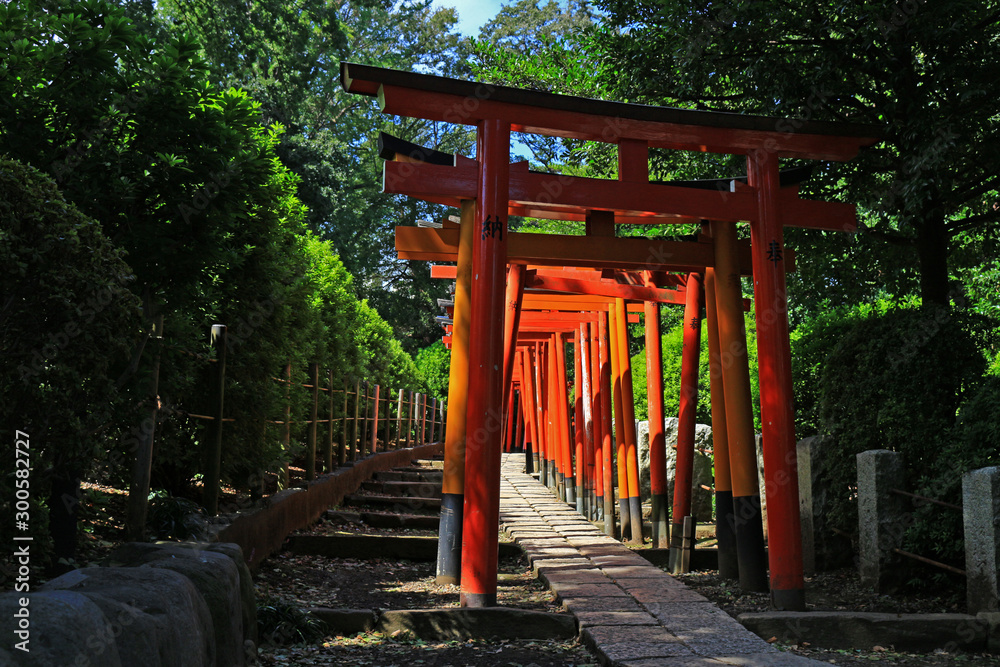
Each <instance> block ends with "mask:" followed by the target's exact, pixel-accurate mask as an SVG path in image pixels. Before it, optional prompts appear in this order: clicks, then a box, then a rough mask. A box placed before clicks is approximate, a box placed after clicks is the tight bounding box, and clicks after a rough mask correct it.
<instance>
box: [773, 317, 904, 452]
mask: <svg viewBox="0 0 1000 667" xmlns="http://www.w3.org/2000/svg"><path fill="white" fill-rule="evenodd" d="M893 307H907V308H913V307H916V302H915V301H913V300H910V301H907V302H904V303H903V304H895V306H894V304H893V302H892V301H889V300H887V299H883V300H880V301H878V302H876V303H874V304H860V305H858V306H855V307H852V308H848V307H840V308H825V307H821V308H820V309H819V310H818V311H817V312H816V313H815V314H812V315H810V316H807V317H806V318H805V319H804V320H803V321H802V322H801V323H800V324H799V325H798V326H797V327H796V328H795V330H794V331H793V332H792V333H791V336H790V338H791V346H792V387H793V390H792V393H793V400H794V410H795V435H796V437H797V438H799V439H801V438H806V437H809V436H811V435H817V434H818V433H819V432H820V417H819V403H820V378H821V377H822V374H823V369H824V368H825V366H826V361H827V358H828V357H829V356H830V354H831V353H832V352H833V351H834V350H835V349H837V346H838V345H839V344H840V342H841V341H842V340H843V339H844V336H846V335H847V334H848V332H849V331H851V329H852V328H853V327H854V326H855V325H856V324H857V323H858V322H860V321H861V320H864V319H866V318H870V317H876V316H879V315H884V314H885V313H886V312H888V311H889V310H890V309H892V308H893Z"/></svg>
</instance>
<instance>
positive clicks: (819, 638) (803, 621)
mask: <svg viewBox="0 0 1000 667" xmlns="http://www.w3.org/2000/svg"><path fill="white" fill-rule="evenodd" d="M738 620H739V622H740V623H742V624H743V625H744V626H746V627H747V628H748V629H749V630H752V631H753V632H755V633H756V634H758V635H760V636H761V637H777V638H778V639H779V640H780V641H787V642H795V643H798V642H801V641H807V642H809V643H810V644H812V645H813V646H815V647H817V648H829V649H852V648H860V649H870V648H871V647H872V646H875V645H880V646H890V645H891V646H894V647H895V648H896V650H897V651H933V650H935V649H939V648H946V647H950V648H949V650H950V649H953V648H962V649H964V650H983V649H984V648H985V647H986V642H987V632H988V629H989V623H988V622H987V620H985V619H982V618H977V617H975V616H970V615H968V614H882V613H874V612H850V611H809V612H793V611H773V612H760V613H746V614H740V616H739V619H738Z"/></svg>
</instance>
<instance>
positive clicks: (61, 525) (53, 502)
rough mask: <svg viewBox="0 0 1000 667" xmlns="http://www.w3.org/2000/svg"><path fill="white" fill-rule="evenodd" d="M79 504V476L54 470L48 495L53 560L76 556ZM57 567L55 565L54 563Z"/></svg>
mask: <svg viewBox="0 0 1000 667" xmlns="http://www.w3.org/2000/svg"><path fill="white" fill-rule="evenodd" d="M79 505H80V477H79V476H78V475H73V474H71V473H69V472H67V471H65V470H58V469H57V470H55V471H54V474H53V476H52V493H51V495H50V496H49V533H50V534H51V535H52V547H53V560H54V561H58V560H59V559H60V558H65V559H67V560H70V559H73V558H75V557H76V523H77V508H78V507H79ZM54 567H55V568H58V566H57V565H54Z"/></svg>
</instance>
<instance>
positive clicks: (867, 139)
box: [341, 63, 880, 610]
mask: <svg viewBox="0 0 1000 667" xmlns="http://www.w3.org/2000/svg"><path fill="white" fill-rule="evenodd" d="M341 82H342V85H343V87H344V89H345V90H347V91H348V92H351V93H358V94H361V95H367V96H372V97H377V99H378V103H379V106H380V108H381V111H382V112H383V113H385V114H389V115H395V116H401V117H409V118H420V119H425V120H432V121H443V122H449V123H460V124H466V125H474V126H475V127H476V128H477V145H476V156H475V158H474V159H473V158H468V157H465V156H462V155H446V154H442V153H439V152H436V151H430V150H426V149H422V148H420V147H418V146H413V145H409V144H400V143H399V142H393V141H392V140H391V138H390V137H383V139H384V141H383V142H382V143H383V146H382V150H383V153H384V154H387V155H389V156H390V159H388V160H387V161H386V162H385V165H384V183H383V186H384V190H385V192H389V193H394V194H404V195H408V196H412V197H415V198H418V199H422V200H425V201H429V202H434V203H438V204H444V205H448V206H452V207H455V208H458V209H459V211H460V215H459V221H460V222H459V224H458V225H451V224H449V225H447V226H442V227H441V228H432V227H427V228H419V227H417V228H414V227H406V228H404V227H400V228H397V229H396V247H397V251H398V253H399V256H400V257H401V258H406V259H415V260H426V261H432V262H454V263H456V265H457V266H456V267H455V268H454V269H452V270H451V271H450V272H449V270H448V268H447V267H439V268H438V269H437V270H436V275H439V276H440V277H449V276H450V275H451V273H453V274H454V275H455V276H456V284H455V296H454V306H453V311H452V320H453V323H452V324H451V335H450V344H451V350H452V362H451V369H450V380H449V382H450V384H449V399H448V421H447V428H446V433H445V471H444V486H443V489H442V492H443V496H442V510H441V527H440V531H441V539H440V541H439V549H440V551H439V558H438V574H439V578H440V579H441V580H442V581H455V580H458V581H459V583H460V584H461V603H462V604H463V605H465V606H470V607H482V606H493V605H495V604H496V590H497V549H498V545H497V543H498V532H499V531H498V526H499V507H500V460H501V452H502V450H503V448H504V440H505V426H506V425H507V423H508V422H509V421H511V419H512V418H513V412H512V411H511V410H510V409H509V406H510V405H512V404H515V401H514V400H513V399H512V398H511V397H512V396H513V393H512V387H514V385H515V384H516V385H518V386H519V387H520V391H519V396H520V399H521V400H520V402H519V403H520V406H521V407H520V409H519V410H518V411H517V412H518V415H519V416H518V419H519V420H523V422H524V425H525V426H526V429H525V430H526V431H527V433H528V435H527V438H528V439H529V440H530V442H531V443H532V447H533V448H534V450H535V451H537V452H538V455H539V456H538V466H539V472H540V474H541V476H542V479H543V480H544V481H545V482H546V483H548V484H549V485H554V486H555V488H556V489H557V490H558V489H560V488H561V489H562V493H563V494H564V495H563V497H564V498H565V499H567V500H569V499H570V498H572V502H574V503H580V504H578V507H580V508H581V509H582V510H583V511H585V512H590V513H591V515H593V513H594V512H595V511H598V512H599V515H600V516H603V518H604V520H605V521H604V523H605V526H606V529H608V530H614V506H613V498H614V486H615V480H614V479H613V478H612V474H611V473H612V469H613V459H614V460H617V469H618V476H617V488H618V494H619V496H620V498H621V500H620V502H619V513H620V523H621V529H622V533H621V536H622V538H632V539H636V538H640V536H641V514H640V505H639V492H638V473H637V465H636V463H637V462H636V442H635V431H634V423H635V422H634V415H633V404H632V397H631V391H632V384H631V375H630V371H629V367H628V363H629V357H628V343H627V334H626V326H625V325H626V322H627V321H628V320H629V318H632V317H635V316H637V315H638V314H639V313H640V312H641V313H643V314H644V315H645V325H646V354H647V364H648V373H647V376H648V377H649V382H650V386H649V388H648V395H649V398H650V403H649V418H650V419H649V423H650V457H651V486H652V493H653V503H654V513H653V523H654V530H655V536H656V537H655V539H656V540H657V543H658V544H662V543H663V541H664V540H667V519H666V506H667V502H668V499H667V498H666V497H665V493H666V483H665V477H666V473H665V450H664V441H663V433H662V424H663V414H662V413H663V406H662V402H661V400H662V398H661V397H662V393H663V392H662V386H661V385H662V377H661V374H660V373H659V372H657V370H658V369H659V366H660V362H659V360H660V354H661V351H660V340H659V331H658V322H659V318H658V308H659V307H660V304H677V305H678V307H680V306H681V305H683V307H684V309H685V317H684V321H685V323H686V324H688V325H689V326H686V327H685V334H684V352H683V353H682V385H683V386H684V387H685V388H692V391H691V392H685V395H683V396H682V398H683V399H684V401H683V402H682V405H681V409H680V418H681V420H682V424H681V427H680V428H681V435H680V436H679V440H678V445H677V464H676V465H677V468H676V471H675V476H676V483H675V485H674V488H675V495H674V498H673V507H672V517H673V526H672V528H673V532H674V533H675V535H676V534H677V533H678V532H679V531H678V525H679V524H680V522H681V521H682V520H683V518H684V517H685V516H687V515H688V514H690V487H691V460H692V458H693V452H692V447H693V436H692V434H691V432H690V431H691V429H692V428H693V424H694V405H695V401H694V397H693V390H694V388H696V387H697V372H698V364H697V362H696V359H695V355H697V354H698V348H699V345H698V340H697V338H698V336H699V331H700V322H699V321H698V320H700V315H699V312H700V311H699V307H700V304H702V303H704V304H705V307H706V308H705V310H706V315H707V319H708V322H707V327H706V329H707V331H708V336H709V344H710V345H709V350H710V352H709V353H710V355H711V359H710V361H711V362H712V364H711V365H712V367H713V368H714V369H719V372H713V373H712V377H711V394H712V424H713V435H714V439H713V442H714V446H713V449H714V462H715V475H716V478H715V493H716V513H717V515H719V523H718V526H717V528H718V529H719V531H720V532H719V535H718V541H719V561H720V571H722V573H723V574H725V575H727V576H734V575H736V576H738V577H739V579H740V582H741V585H742V586H744V587H745V588H749V589H754V590H766V589H767V586H768V584H769V585H770V591H771V601H772V605H773V606H774V607H775V608H778V609H790V610H801V609H804V608H805V591H804V587H803V571H802V541H801V540H802V538H801V529H800V525H799V505H798V503H799V500H798V477H797V469H796V460H795V431H794V418H793V417H794V415H793V412H792V380H791V368H790V358H789V356H790V355H789V338H788V317H787V302H786V289H785V272H786V271H787V270H788V268H789V267H790V265H791V259H792V258H791V256H790V255H791V253H790V252H789V251H787V250H785V247H784V233H783V228H784V227H785V226H796V227H806V228H811V229H820V230H830V231H846V232H850V231H853V230H854V229H855V228H856V214H855V208H854V206H853V205H850V204H844V203H835V202H823V201H814V200H806V199H800V198H799V196H798V187H797V185H796V183H795V181H796V177H795V175H794V174H784V175H785V179H784V181H785V182H783V178H782V176H783V174H782V173H780V172H779V168H778V161H779V159H780V158H794V159H799V160H832V161H847V160H850V159H852V158H853V157H855V156H856V155H857V153H858V151H859V150H860V149H861V148H863V147H865V146H869V145H871V144H873V143H875V142H876V141H877V140H878V136H879V133H880V130H879V128H876V127H872V126H867V125H852V124H844V123H827V122H817V121H805V120H788V119H778V118H767V117H759V116H746V115H739V114H730V113H720V112H707V111H692V110H684V109H671V108H663V107H650V106H643V105H636V104H624V103H617V102H607V101H600V100H591V99H584V98H578V97H572V96H566V95H554V94H549V93H541V92H535V91H528V90H520V89H515V88H505V87H501V86H493V85H489V84H485V83H478V82H474V81H460V80H455V79H448V78H444V77H438V76H433V75H427V74H416V73H412V72H402V71H397V70H389V69H383V68H378V67H370V66H365V65H357V64H353V63H341ZM512 132H524V133H534V134H541V135H549V136H556V137H564V138H573V139H581V140H591V141H601V142H606V143H611V144H616V145H617V147H618V179H617V180H610V179H594V178H582V177H573V176H566V175H559V174H546V173H536V172H532V171H530V170H529V169H528V165H527V164H526V163H525V162H517V163H513V164H511V163H510V146H511V133H512ZM394 143H395V146H394V145H393V144H394ZM650 148H655V149H668V150H680V151H696V152H712V153H719V154H729V155H744V156H746V161H747V177H746V178H745V179H722V180H715V181H703V182H683V183H682V182H673V183H655V182H650V180H649V149H650ZM508 215H518V216H525V217H535V218H548V219H559V220H571V221H585V223H586V235H585V236H565V235H544V234H518V233H510V232H508V230H507V218H508ZM739 222H749V225H750V243H749V247H747V246H746V245H745V244H741V243H740V242H739V241H738V240H737V231H736V224H737V223H739ZM665 223H701V224H702V233H701V234H700V235H699V236H698V238H697V239H696V240H692V241H671V240H665V239H638V238H617V237H616V236H615V225H618V224H665ZM740 275H752V276H753V296H754V299H753V302H754V314H755V318H756V328H757V354H758V373H759V383H760V403H761V405H760V410H761V422H762V437H763V450H764V476H765V493H766V501H767V510H768V511H767V522H768V550H767V556H766V558H765V556H764V540H763V534H762V525H761V512H760V498H759V491H758V485H757V473H756V462H755V461H756V456H755V451H754V439H753V436H754V433H753V424H752V419H751V414H752V413H751V402H750V386H749V382H750V381H749V374H748V369H747V363H746V352H745V347H746V340H745V332H744V327H743V317H742V310H743V302H742V294H741V290H740V280H739V276H740ZM567 341H572V343H573V345H574V352H575V354H574V360H575V362H576V363H578V364H579V365H580V369H579V372H577V373H576V374H575V377H576V378H577V379H578V380H579V381H578V382H577V383H576V384H577V387H576V388H574V397H575V398H576V403H575V407H576V408H577V409H576V410H575V411H574V412H575V413H576V415H577V423H578V424H580V426H581V428H577V429H576V434H575V436H574V441H573V442H571V441H570V420H569V416H568V414H567V413H568V410H569V409H568V405H567V404H568V400H564V398H568V397H567V396H566V391H567V384H566V360H565V356H566V351H565V342H567ZM584 362H586V363H584ZM613 420H614V421H615V423H616V425H617V428H614V429H612V421H613ZM723 425H724V426H723ZM515 428H516V425H515ZM512 430H513V429H510V428H509V427H508V429H507V431H508V433H509V432H510V431H512ZM613 433H614V434H617V436H618V437H617V447H614V446H613V444H612V434H613ZM613 449H615V450H616V451H612V450H613ZM580 497H582V500H578V498H580ZM588 503H589V505H588ZM640 539H641V538H640ZM671 544H672V545H673V546H674V547H676V545H677V542H676V541H672V542H671ZM723 568H725V569H723ZM768 570H769V574H770V580H769V581H768V576H767V575H768Z"/></svg>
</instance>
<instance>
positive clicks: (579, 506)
mask: <svg viewBox="0 0 1000 667" xmlns="http://www.w3.org/2000/svg"><path fill="white" fill-rule="evenodd" d="M577 481H579V480H577ZM586 505H587V493H586V492H585V491H584V490H583V487H582V486H580V485H579V484H577V485H576V511H577V512H579V513H580V514H582V515H583V516H587V508H586Z"/></svg>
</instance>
